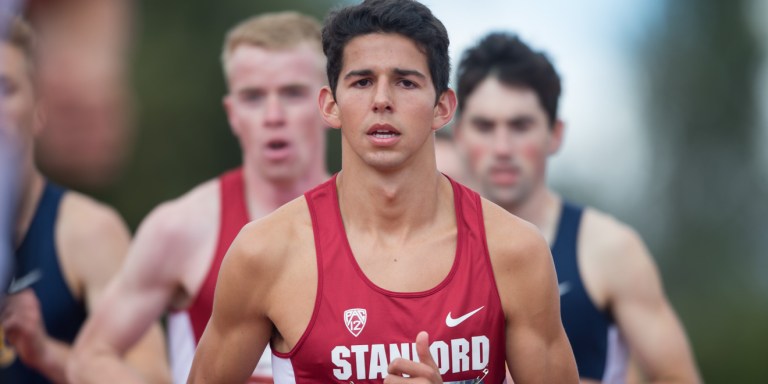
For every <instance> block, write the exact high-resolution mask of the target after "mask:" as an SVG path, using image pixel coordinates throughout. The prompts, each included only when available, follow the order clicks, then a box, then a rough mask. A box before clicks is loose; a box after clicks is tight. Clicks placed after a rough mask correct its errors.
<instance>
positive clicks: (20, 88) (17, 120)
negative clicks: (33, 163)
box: [0, 42, 40, 156]
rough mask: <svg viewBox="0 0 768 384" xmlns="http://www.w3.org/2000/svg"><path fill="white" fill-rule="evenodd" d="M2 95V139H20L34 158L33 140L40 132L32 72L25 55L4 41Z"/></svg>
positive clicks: (0, 69)
mask: <svg viewBox="0 0 768 384" xmlns="http://www.w3.org/2000/svg"><path fill="white" fill-rule="evenodd" d="M0 92H2V97H0V129H2V130H3V136H5V137H8V138H10V139H12V140H18V142H19V143H20V144H21V145H22V146H23V149H24V152H25V153H27V154H28V156H31V152H32V143H33V140H34V137H35V135H36V134H37V132H39V130H40V121H39V119H37V118H36V110H35V92H34V87H33V85H32V78H31V73H30V69H29V66H28V63H27V59H26V57H25V56H24V53H23V52H22V51H21V50H20V49H18V48H16V47H14V46H13V45H11V44H8V43H5V42H2V43H0Z"/></svg>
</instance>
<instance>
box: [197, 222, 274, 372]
mask: <svg viewBox="0 0 768 384" xmlns="http://www.w3.org/2000/svg"><path fill="white" fill-rule="evenodd" d="M244 233H247V235H244ZM253 237H256V238H264V237H265V235H263V234H261V235H256V234H254V228H253V225H252V224H249V225H247V226H246V227H245V228H244V229H243V230H242V231H241V232H240V234H239V235H238V236H237V238H235V240H234V241H233V242H232V245H231V247H230V248H229V251H228V252H227V255H226V256H225V258H224V261H223V263H222V266H221V270H220V271H219V277H218V281H217V283H216V293H215V296H214V303H213V313H212V314H211V318H210V320H209V322H208V325H207V326H206V328H205V331H204V332H203V336H202V337H201V339H200V343H199V344H198V347H197V351H196V352H195V359H194V361H193V363H192V370H191V372H190V375H189V381H188V382H189V383H243V382H245V381H246V380H247V379H248V377H249V376H250V374H251V372H253V369H254V368H255V367H256V363H257V362H258V361H259V358H260V356H261V354H262V353H263V352H264V348H265V347H266V346H267V343H268V342H269V339H270V337H271V335H272V329H273V328H272V323H271V321H270V320H269V318H268V317H267V314H266V313H267V310H266V308H265V303H266V302H267V301H268V300H267V299H266V296H268V290H269V286H270V284H269V282H268V280H267V277H268V276H273V275H274V271H271V270H270V267H269V263H268V262H266V260H268V259H269V256H268V255H266V254H265V253H266V252H269V251H268V250H265V249H264V247H259V246H255V247H254V246H253V245H254V244H253V242H251V241H249V240H248V238H253Z"/></svg>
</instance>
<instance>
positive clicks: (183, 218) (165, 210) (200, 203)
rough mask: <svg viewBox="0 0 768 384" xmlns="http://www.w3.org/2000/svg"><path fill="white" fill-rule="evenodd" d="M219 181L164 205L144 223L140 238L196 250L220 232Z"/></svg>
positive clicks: (160, 205)
mask: <svg viewBox="0 0 768 384" xmlns="http://www.w3.org/2000/svg"><path fill="white" fill-rule="evenodd" d="M219 199H220V191H219V183H218V179H212V180H208V181H206V182H204V183H202V184H200V185H198V186H197V187H195V188H194V189H192V190H190V191H189V192H187V193H185V194H184V195H182V196H180V197H178V198H176V199H173V200H169V201H166V202H163V203H161V204H159V205H158V206H157V207H155V208H154V209H153V210H152V211H151V212H150V213H149V214H148V215H147V217H146V218H145V219H144V220H143V221H142V223H141V226H140V227H139V233H138V234H137V236H142V237H152V238H157V239H163V240H165V241H166V242H170V243H171V244H170V245H172V246H174V247H176V246H183V245H184V244H190V243H191V244H190V245H191V246H195V245H197V244H198V241H200V240H201V238H204V237H205V236H204V235H205V234H206V233H208V232H215V228H218V224H219V222H218V216H219V212H220V209H221V207H220V205H221V204H220V201H219Z"/></svg>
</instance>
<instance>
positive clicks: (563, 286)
mask: <svg viewBox="0 0 768 384" xmlns="http://www.w3.org/2000/svg"><path fill="white" fill-rule="evenodd" d="M557 290H558V291H560V296H562V295H565V294H566V293H568V292H569V291H570V290H571V283H570V282H568V281H564V282H562V283H560V284H558V285H557Z"/></svg>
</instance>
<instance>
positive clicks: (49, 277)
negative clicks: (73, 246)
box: [0, 182, 86, 384]
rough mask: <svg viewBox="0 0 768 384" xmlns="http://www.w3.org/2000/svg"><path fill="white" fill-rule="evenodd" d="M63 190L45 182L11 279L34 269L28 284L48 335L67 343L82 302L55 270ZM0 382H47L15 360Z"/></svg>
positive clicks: (81, 319)
mask: <svg viewBox="0 0 768 384" xmlns="http://www.w3.org/2000/svg"><path fill="white" fill-rule="evenodd" d="M64 193H65V191H64V190H63V189H62V188H61V187H58V186H56V185H53V184H51V183H50V182H47V183H46V185H45V189H44V190H43V194H42V197H41V198H40V203H39V205H38V207H37V211H36V212H35V216H34V218H33V219H32V222H31V223H30V226H29V230H28V231H27V234H26V236H25V237H24V240H23V241H22V242H21V245H20V246H19V248H18V249H17V250H16V271H15V277H17V278H19V277H22V276H25V275H27V274H28V273H30V272H31V271H33V270H35V269H38V270H40V272H41V274H42V275H41V278H40V280H38V281H37V282H36V283H35V284H33V285H32V289H33V290H34V291H35V295H37V298H38V300H39V301H40V306H41V308H42V315H43V321H44V323H45V329H46V330H47V332H48V335H49V336H51V337H53V338H55V339H57V340H59V341H62V342H65V343H67V344H71V343H72V342H73V341H74V339H75V336H76V335H77V332H78V331H79V330H80V327H81V326H82V324H83V322H84V321H85V317H86V311H85V306H84V304H83V303H82V301H80V300H78V299H76V298H75V297H73V296H72V293H71V292H70V290H69V287H68V286H67V283H66V282H65V281H64V276H63V275H62V273H61V269H60V268H59V257H58V252H57V250H56V242H55V229H56V218H57V217H58V212H59V205H60V203H61V198H62V196H63V195H64ZM0 383H3V384H4V383H9V384H10V383H19V384H21V383H24V384H38V383H50V381H49V380H47V379H46V378H45V377H43V376H42V375H40V374H38V373H37V372H35V371H34V370H32V369H30V368H28V367H26V366H25V365H24V364H23V363H21V361H20V360H19V358H18V357H17V358H16V359H15V361H14V362H13V363H12V365H10V366H8V367H0Z"/></svg>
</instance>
